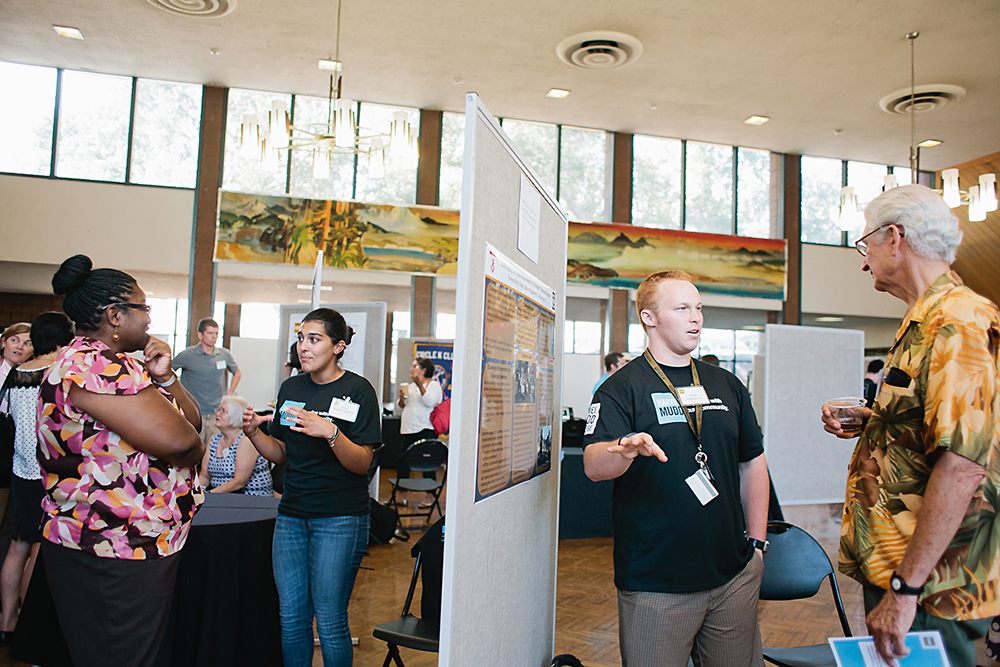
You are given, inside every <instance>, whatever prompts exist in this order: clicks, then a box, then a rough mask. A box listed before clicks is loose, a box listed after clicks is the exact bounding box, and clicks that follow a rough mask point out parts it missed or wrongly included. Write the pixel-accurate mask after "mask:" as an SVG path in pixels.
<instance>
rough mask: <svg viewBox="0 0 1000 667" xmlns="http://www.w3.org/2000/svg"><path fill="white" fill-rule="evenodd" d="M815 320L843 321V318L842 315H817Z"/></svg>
mask: <svg viewBox="0 0 1000 667" xmlns="http://www.w3.org/2000/svg"><path fill="white" fill-rule="evenodd" d="M816 321H817V322H843V321H844V318H843V317H833V316H827V317H817V318H816Z"/></svg>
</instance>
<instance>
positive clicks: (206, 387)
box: [173, 317, 242, 444]
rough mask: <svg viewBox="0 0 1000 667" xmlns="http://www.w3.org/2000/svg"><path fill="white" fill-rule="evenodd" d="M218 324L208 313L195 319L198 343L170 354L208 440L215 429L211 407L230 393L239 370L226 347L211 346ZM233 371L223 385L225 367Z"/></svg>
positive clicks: (216, 334)
mask: <svg viewBox="0 0 1000 667" xmlns="http://www.w3.org/2000/svg"><path fill="white" fill-rule="evenodd" d="M218 340H219V324H218V322H216V321H215V320H213V319H212V318H211V317H206V318H204V319H202V320H201V321H200V322H198V344H197V345H192V346H191V347H189V348H187V349H186V350H183V351H182V352H180V353H178V354H177V356H176V357H174V361H173V365H174V368H177V369H180V371H181V384H182V385H184V388H185V389H187V390H188V391H189V392H191V395H192V396H194V400H196V401H197V402H198V408H199V409H200V410H201V439H202V440H203V441H204V442H205V444H208V443H209V441H211V439H212V436H214V435H215V434H216V433H218V432H219V431H218V429H217V428H216V427H215V410H216V408H218V407H219V402H220V401H221V400H222V397H223V395H225V394H234V393H235V392H236V385H238V384H239V383H240V378H241V377H242V373H240V369H239V367H238V366H237V365H236V361H235V360H234V359H233V355H232V354H230V352H229V350H227V349H225V348H222V347H215V344H216V342H218ZM227 370H228V371H229V372H230V373H232V375H233V379H232V381H230V383H229V388H228V389H227V388H226V371H227Z"/></svg>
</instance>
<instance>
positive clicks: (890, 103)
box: [878, 83, 965, 116]
mask: <svg viewBox="0 0 1000 667" xmlns="http://www.w3.org/2000/svg"><path fill="white" fill-rule="evenodd" d="M964 96H965V88H962V87H960V86H951V85H948V84H945V83H931V84H927V85H923V86H915V87H914V88H913V99H912V101H911V100H910V89H909V88H903V89H901V90H897V91H895V92H892V93H889V94H888V95H886V96H885V97H883V98H882V99H881V100H879V102H878V105H879V106H880V107H881V108H882V111H884V112H886V113H891V114H900V115H904V116H905V115H906V114H908V113H910V105H911V104H912V105H913V112H914V113H923V112H924V111H934V110H935V109H942V108H944V107H946V106H948V105H949V104H954V103H956V102H958V101H959V100H960V99H962V98H963V97H964Z"/></svg>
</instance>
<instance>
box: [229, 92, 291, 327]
mask: <svg viewBox="0 0 1000 667" xmlns="http://www.w3.org/2000/svg"><path fill="white" fill-rule="evenodd" d="M275 100H280V101H283V102H284V103H285V105H286V108H290V105H291V95H279V94H278V93H266V92H262V91H256V90H240V89H239V88H231V89H230V90H229V109H228V111H227V119H228V120H227V122H226V153H225V165H224V168H223V175H222V189H223V190H229V191H231V192H251V193H256V194H270V195H277V194H284V192H285V180H286V179H285V170H286V165H287V163H286V162H285V160H284V159H280V160H278V161H277V162H276V163H271V164H267V163H263V162H261V160H260V156H259V155H257V154H256V153H255V154H254V155H243V154H242V153H241V152H240V131H241V130H242V127H243V116H244V115H247V114H251V115H253V116H254V117H255V118H256V121H257V124H258V125H260V128H261V129H260V131H261V134H265V133H266V132H267V116H268V113H269V112H270V110H271V103H272V101H275ZM282 157H285V156H284V154H283V153H282ZM242 330H243V328H242V326H241V327H240V331H242Z"/></svg>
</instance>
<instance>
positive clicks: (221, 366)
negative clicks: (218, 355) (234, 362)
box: [215, 361, 226, 371]
mask: <svg viewBox="0 0 1000 667" xmlns="http://www.w3.org/2000/svg"><path fill="white" fill-rule="evenodd" d="M215 367H216V368H217V369H219V370H220V371H224V370H226V362H225V361H216V362H215Z"/></svg>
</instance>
